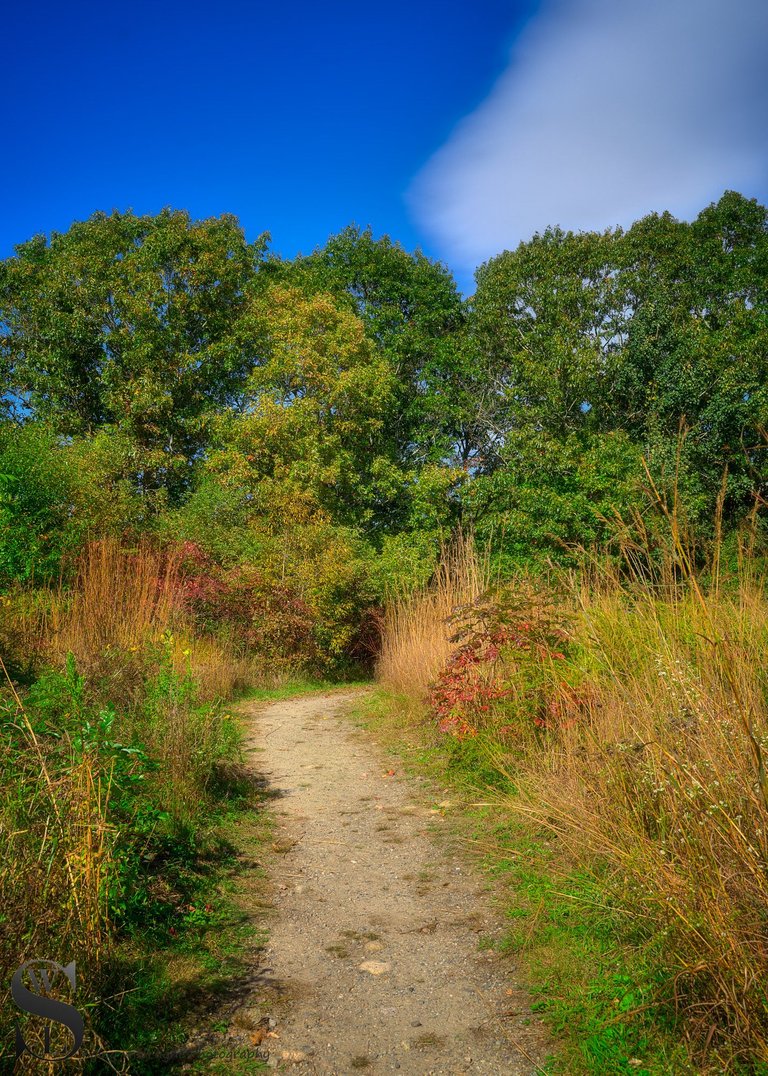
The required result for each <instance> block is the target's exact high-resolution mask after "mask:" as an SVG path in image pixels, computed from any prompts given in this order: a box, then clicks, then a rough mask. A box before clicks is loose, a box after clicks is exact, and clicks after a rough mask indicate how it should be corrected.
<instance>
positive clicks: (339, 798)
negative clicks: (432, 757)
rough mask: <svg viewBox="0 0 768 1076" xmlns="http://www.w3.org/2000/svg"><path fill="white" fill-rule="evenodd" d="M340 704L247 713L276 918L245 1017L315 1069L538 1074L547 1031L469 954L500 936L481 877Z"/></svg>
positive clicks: (288, 1061) (415, 789)
mask: <svg viewBox="0 0 768 1076" xmlns="http://www.w3.org/2000/svg"><path fill="white" fill-rule="evenodd" d="M349 699H350V696H349V694H348V693H347V694H346V695H345V694H334V695H326V696H311V697H305V698H300V699H293V700H289V701H287V702H280V703H276V704H272V705H270V706H269V707H268V708H266V709H261V710H258V709H257V708H255V707H254V709H253V711H252V720H253V736H252V740H251V746H252V747H253V748H254V754H253V755H252V758H253V759H254V764H255V766H256V768H257V769H258V770H259V771H260V772H261V773H262V774H264V775H265V776H266V777H267V778H268V780H269V783H270V785H271V787H272V790H273V792H274V793H276V794H279V798H276V799H275V800H274V806H275V813H276V815H277V818H278V831H277V833H276V836H275V845H274V848H275V851H276V852H278V853H282V854H280V855H275V857H274V859H273V861H272V866H271V870H270V874H271V875H272V877H273V881H274V883H275V888H276V893H277V896H276V905H277V914H276V915H275V917H274V921H273V922H272V924H271V930H270V942H269V945H268V947H267V950H266V952H265V953H264V963H265V965H266V967H265V968H264V972H265V974H264V976H263V977H262V979H261V985H257V986H256V988H255V992H254V994H253V996H252V997H250V998H249V999H248V1001H247V1004H246V1007H245V1009H246V1011H247V1012H250V1013H251V1014H255V1015H256V1016H257V1017H258V1014H259V1013H264V1014H269V1015H271V1016H273V1023H275V1027H274V1031H273V1034H272V1035H271V1036H269V1037H268V1038H266V1039H265V1041H264V1043H263V1046H264V1047H268V1048H269V1052H270V1064H271V1065H275V1066H276V1067H277V1068H278V1070H279V1071H283V1070H288V1069H291V1070H292V1071H294V1072H296V1073H317V1074H320V1073H322V1074H347V1073H354V1072H358V1071H365V1072H370V1073H385V1072H395V1071H399V1072H401V1073H412V1074H414V1076H416V1074H418V1076H428V1074H434V1076H449V1074H450V1076H455V1074H458V1073H488V1074H509V1076H522V1074H525V1076H529V1074H531V1073H535V1072H537V1071H540V1070H539V1069H537V1064H536V1063H537V1062H539V1063H541V1061H542V1059H543V1057H544V1056H546V1053H547V1044H546V1036H545V1034H544V1032H543V1029H542V1027H541V1024H540V1021H539V1020H538V1018H536V1017H535V1016H532V1015H531V1013H530V1010H529V1008H528V1004H527V1000H526V997H525V995H524V994H523V992H522V991H521V990H520V989H519V987H518V986H517V984H516V982H515V979H514V971H515V969H514V965H513V963H512V962H511V961H509V960H502V959H499V958H498V957H496V955H495V954H494V953H493V952H489V951H485V952H484V951H481V949H480V944H479V941H480V936H486V937H487V936H489V935H494V934H495V933H497V932H498V929H499V920H498V916H497V915H494V914H493V912H492V911H491V910H490V908H489V905H488V898H487V895H486V893H485V889H484V885H483V881H482V878H481V877H480V876H479V875H476V874H474V873H473V872H472V870H471V868H469V867H468V866H467V864H466V862H462V860H461V858H460V856H459V855H458V854H457V853H456V851H455V850H454V849H452V848H451V846H450V841H449V840H447V839H445V838H443V837H442V835H441V834H440V832H439V831H440V828H441V824H443V825H444V823H443V821H442V814H443V812H442V811H439V810H435V808H434V804H430V803H427V802H426V798H427V793H425V787H424V786H422V785H421V784H419V783H418V782H417V781H409V780H408V779H404V778H402V777H400V776H398V775H390V774H389V773H388V768H389V766H390V765H391V763H389V762H387V761H386V760H384V759H383V757H382V755H381V753H380V752H379V751H378V750H377V748H376V747H375V745H372V744H371V743H370V741H369V740H368V738H367V737H366V736H365V734H363V733H361V732H360V731H358V730H356V729H355V728H354V727H353V726H352V724H351V723H350V722H349V720H348V719H346V718H344V717H342V716H341V711H342V708H343V707H344V706H345V705H348V703H349ZM249 716H250V715H249ZM419 795H421V796H422V802H421V803H419V799H418V797H419ZM433 831H437V833H435V832H433ZM265 1023H266V1019H263V1020H262V1025H265Z"/></svg>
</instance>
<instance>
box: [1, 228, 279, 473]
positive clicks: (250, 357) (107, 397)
mask: <svg viewBox="0 0 768 1076" xmlns="http://www.w3.org/2000/svg"><path fill="white" fill-rule="evenodd" d="M265 244H266V240H265V238H264V237H262V238H261V239H259V240H258V241H257V242H256V243H254V244H249V243H247V242H246V240H245V237H244V235H243V232H242V230H241V229H240V227H239V225H238V224H237V221H236V220H235V218H233V217H229V216H224V217H221V218H218V219H211V220H207V221H199V222H194V221H192V220H190V217H189V214H187V213H185V212H180V211H172V210H164V211H163V212H162V213H160V214H158V215H157V216H145V217H137V216H134V215H133V214H131V213H112V214H111V215H109V216H107V215H105V214H103V213H97V214H96V215H94V216H93V217H91V218H90V220H87V221H85V222H82V223H76V224H73V225H72V227H71V228H70V229H69V231H68V232H66V233H64V234H57V233H54V234H53V235H52V236H51V237H50V240H46V238H45V237H44V236H38V237H36V238H35V239H32V240H31V241H30V242H28V243H25V244H22V245H21V246H19V247H18V248H17V251H16V254H15V256H14V257H12V258H9V259H7V260H6V261H5V262H3V263H2V264H1V265H0V356H2V361H3V363H5V365H6V366H7V367H8V371H9V373H8V378H9V380H8V388H9V389H10V390H11V391H12V392H15V393H16V394H18V395H20V396H21V397H22V398H23V399H24V401H25V402H26V405H27V407H28V408H29V409H31V412H32V414H33V415H34V416H36V417H38V418H41V419H44V420H46V421H48V422H50V423H52V424H53V425H54V426H55V428H56V429H58V430H59V431H60V432H62V433H64V434H68V435H75V436H77V435H84V434H85V435H88V434H92V433H94V432H95V431H96V430H97V429H100V428H104V427H108V428H110V429H112V430H114V431H116V432H118V433H119V434H120V435H122V436H124V437H125V438H126V439H127V440H128V442H129V443H130V444H132V445H133V446H135V450H136V452H135V455H136V459H135V460H134V462H133V465H132V468H131V469H132V474H133V477H134V480H135V481H136V482H137V483H138V484H139V486H140V487H141V488H143V489H150V490H151V489H154V488H157V487H167V488H169V489H171V490H172V491H175V490H178V489H179V488H183V486H184V485H185V483H186V481H187V477H188V468H189V463H190V461H191V460H193V459H194V458H195V457H196V455H197V454H199V452H200V451H201V449H202V448H203V447H204V446H205V444H206V441H207V436H208V434H207V423H208V420H209V418H210V416H211V414H212V413H213V412H215V410H216V409H218V408H220V407H222V406H225V405H227V404H229V403H232V402H234V401H235V400H236V399H237V398H238V394H239V392H240V391H241V389H242V386H243V383H244V380H245V377H246V376H247V374H248V372H249V371H250V370H251V369H252V367H253V365H254V362H255V361H256V358H255V356H254V354H253V352H252V350H251V348H250V346H249V343H248V342H247V341H244V340H243V338H242V336H241V335H238V334H237V333H236V332H235V328H236V325H237V321H238V318H239V317H240V315H241V313H242V311H243V310H244V309H245V307H247V305H248V302H249V298H248V289H249V286H250V285H251V284H252V283H253V281H254V278H255V275H256V273H257V270H258V267H259V265H260V263H261V261H262V260H263V256H264V250H265ZM127 465H128V466H130V461H129V460H127Z"/></svg>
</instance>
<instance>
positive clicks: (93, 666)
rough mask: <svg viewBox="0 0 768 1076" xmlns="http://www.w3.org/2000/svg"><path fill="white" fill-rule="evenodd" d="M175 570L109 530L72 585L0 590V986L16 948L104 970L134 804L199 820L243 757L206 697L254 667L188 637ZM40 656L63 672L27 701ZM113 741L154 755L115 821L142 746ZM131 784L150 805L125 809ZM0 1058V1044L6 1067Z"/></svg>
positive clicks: (221, 693) (216, 644) (90, 549)
mask: <svg viewBox="0 0 768 1076" xmlns="http://www.w3.org/2000/svg"><path fill="white" fill-rule="evenodd" d="M179 582H180V579H179V564H178V561H177V560H175V559H174V558H173V557H169V556H167V555H165V554H161V553H160V552H158V551H157V550H155V549H153V548H152V547H151V546H150V545H149V544H148V543H142V544H140V545H138V546H137V547H135V548H132V549H125V548H124V547H122V546H121V545H120V544H119V543H118V542H116V541H113V540H105V541H101V542H94V543H91V544H89V545H88V546H87V547H85V549H84V550H83V552H82V554H81V557H80V559H79V561H78V564H77V566H76V575H75V579H74V582H73V585H72V587H71V588H70V589H68V590H66V591H65V590H64V589H60V590H59V591H58V592H51V591H49V592H44V591H38V592H36V593H34V594H32V593H29V592H27V591H24V590H22V589H18V590H15V591H12V592H9V593H8V594H7V595H6V596H5V597H4V598H3V599H0V678H2V681H3V682H2V689H0V719H1V720H0V841H1V842H2V845H3V849H4V856H3V859H2V862H0V897H1V900H2V914H1V915H0V983H5V984H7V983H9V982H10V976H11V974H12V971H13V970H14V968H15V967H17V966H18V965H19V964H20V963H21V962H22V960H24V959H27V958H29V957H31V956H39V957H48V956H52V955H54V954H58V955H62V956H66V957H67V959H71V958H72V957H76V958H77V961H78V968H79V969H80V970H79V974H80V975H83V976H84V977H85V978H86V979H89V980H90V981H91V982H96V981H97V979H98V974H99V969H100V968H101V967H102V966H104V963H105V960H106V959H107V958H108V957H109V954H110V952H111V943H112V939H113V923H112V921H111V918H110V908H111V907H112V902H114V901H116V900H119V899H121V897H120V893H121V888H120V887H121V885H122V884H123V883H122V881H121V879H122V877H123V875H122V873H121V872H124V870H125V869H126V867H125V862H126V855H128V854H130V855H133V854H134V852H133V851H131V852H130V853H128V852H127V851H126V849H127V848H132V847H133V846H132V844H131V841H133V840H134V837H133V836H132V833H131V827H132V825H133V820H132V817H131V815H130V812H131V810H134V809H135V810H136V811H146V810H147V809H148V808H147V803H149V802H153V803H155V804H157V805H160V806H161V807H162V812H163V814H164V815H165V816H166V817H167V818H168V821H167V822H165V823H163V824H164V825H166V826H167V827H168V828H169V830H170V828H171V827H173V826H176V827H177V829H178V832H179V833H180V834H183V833H184V832H191V831H192V830H193V829H194V827H195V825H196V820H197V819H198V818H199V816H200V812H201V805H202V803H203V801H204V799H205V796H206V792H207V789H208V787H209V786H210V783H211V781H212V780H214V779H217V768H216V767H217V766H218V764H219V761H220V760H223V761H225V762H226V761H228V760H231V759H232V758H233V757H235V756H236V752H237V732H236V729H235V726H234V723H233V722H232V720H231V719H230V718H228V717H227V715H223V714H222V713H221V708H220V707H219V706H217V705H211V703H214V702H215V700H220V699H223V698H227V697H229V696H231V695H232V693H233V691H235V690H237V689H238V688H240V687H245V686H247V685H248V684H249V683H250V682H251V676H252V671H253V670H252V668H251V664H250V662H249V661H248V660H247V659H244V658H243V657H237V656H235V655H234V654H232V653H231V652H230V651H229V649H228V647H227V646H226V644H224V643H222V642H220V641H219V640H217V639H214V638H203V639H201V638H197V637H195V635H194V633H193V632H192V630H191V628H190V626H189V625H188V624H187V623H186V621H185V618H184V616H183V612H182V609H181V607H180V603H179V601H178V592H179ZM4 655H5V656H8V657H9V663H10V669H6V665H5V663H4V662H3V660H2V659H3V657H4ZM46 668H48V669H50V668H53V669H55V670H58V672H57V673H55V674H53V675H51V674H50V673H48V674H46V675H47V676H48V681H47V684H48V686H47V687H45V689H44V690H43V691H42V694H40V693H38V696H37V697H36V698H37V701H36V703H35V704H34V706H33V707H32V708H30V705H31V704H29V703H28V700H25V699H23V698H22V697H21V695H20V694H19V689H17V686H16V684H15V683H14V677H15V676H16V675H18V674H19V673H22V674H24V673H25V672H26V673H28V674H29V675H30V677H32V676H35V675H38V674H40V673H41V672H42V671H43V670H45V669H46ZM43 682H45V681H39V682H38V685H36V686H38V687H39V684H40V683H43ZM35 706H36V707H37V708H36V709H35V708H34V707H35ZM105 715H106V716H105ZM102 720H106V721H107V722H108V723H107V724H105V725H103V727H100V726H99V722H100V721H102ZM115 745H118V746H115ZM119 745H123V748H125V749H127V751H128V752H130V751H132V750H134V749H135V750H137V751H139V752H140V753H143V752H145V751H146V753H147V755H148V757H149V758H150V759H151V760H152V767H151V768H150V769H149V770H148V772H146V773H143V775H142V776H141V780H140V789H139V783H138V778H137V781H136V782H133V783H131V782H130V781H129V782H128V784H126V783H125V781H123V785H122V787H121V793H120V794H121V797H122V799H121V805H120V824H119V825H118V824H117V823H116V822H115V821H114V812H113V810H112V806H113V803H114V796H115V766H123V768H124V769H125V768H130V767H131V766H133V765H134V763H133V762H132V761H131V760H132V759H134V758H135V759H137V760H138V758H139V757H143V755H141V754H140V755H131V754H130V753H126V750H123V748H121V747H120V746H119ZM140 765H143V764H141V763H139V762H138V761H136V766H137V767H139V766H140ZM137 773H138V770H137ZM134 788H137V789H139V791H137V793H136V794H137V796H138V795H141V796H143V797H144V800H142V804H143V805H142V804H139V802H138V800H137V801H136V804H135V806H134V807H131V802H132V801H131V800H130V796H132V795H133V792H131V791H128V792H127V791H126V789H128V790H130V789H134ZM141 826H142V827H144V828H143V829H141V833H142V834H143V833H144V830H145V829H146V823H141ZM135 839H136V840H138V841H139V843H141V841H143V840H144V839H145V837H144V836H138V837H136V838H135ZM136 854H138V853H136ZM131 869H133V868H131ZM131 884H133V883H131ZM2 989H4V988H2V987H0V990H2ZM3 1056H4V1055H3V1053H2V1048H1V1047H0V1067H2V1064H3V1062H2V1057H3Z"/></svg>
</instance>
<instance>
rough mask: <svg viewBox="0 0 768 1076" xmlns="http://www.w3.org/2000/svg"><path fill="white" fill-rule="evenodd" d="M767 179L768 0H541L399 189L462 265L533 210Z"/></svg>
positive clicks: (712, 190)
mask: <svg viewBox="0 0 768 1076" xmlns="http://www.w3.org/2000/svg"><path fill="white" fill-rule="evenodd" d="M726 188H730V189H736V190H739V191H741V192H742V193H744V194H746V195H750V196H758V197H759V196H761V195H763V196H764V195H765V193H766V192H768V0H544V2H543V7H542V9H541V12H540V13H539V15H537V16H536V17H535V19H534V20H533V21H532V22H531V23H530V24H529V26H528V28H527V29H526V30H525V31H524V32H523V34H522V36H521V37H520V38H519V39H518V41H517V43H516V45H515V47H514V49H513V52H512V55H511V58H510V63H509V66H508V68H507V70H506V72H505V73H504V74H503V75H502V76H501V78H500V79H499V81H498V83H497V84H496V86H495V88H494V90H493V91H492V93H491V94H490V96H489V97H488V98H487V100H486V101H485V102H484V103H483V104H482V105H481V106H480V107H479V108H478V109H477V111H476V112H474V113H473V114H472V115H471V116H469V117H468V118H467V119H465V120H463V121H462V122H461V123H460V124H459V126H458V127H457V128H456V130H455V131H454V133H453V135H452V136H451V138H450V139H449V140H448V142H447V143H446V145H445V146H443V147H442V148H441V149H440V150H438V152H437V153H436V154H435V155H434V157H433V158H432V159H431V160H430V161H429V162H428V163H427V165H426V167H425V168H424V170H423V171H422V172H421V174H420V175H419V176H417V178H416V180H415V182H414V184H413V186H412V188H411V190H410V192H409V195H408V198H409V202H410V204H411V207H412V209H413V211H414V213H415V215H416V217H417V219H418V220H419V221H420V223H421V224H422V226H423V227H424V228H425V229H426V230H427V231H428V232H429V233H430V234H431V235H432V236H433V237H434V238H435V240H436V241H437V243H438V244H439V245H440V246H441V248H442V250H443V251H444V253H445V256H446V257H447V258H448V259H449V260H450V261H452V262H453V264H455V265H457V266H461V267H462V268H464V269H468V268H471V267H474V266H475V265H477V264H478V263H479V262H481V261H484V260H485V259H486V258H488V257H491V256H492V255H494V254H497V253H499V251H501V250H503V249H505V248H510V247H514V246H516V245H517V243H518V242H519V241H520V240H521V239H527V238H528V237H529V236H530V235H532V234H533V232H534V231H541V230H543V229H544V228H545V227H546V226H547V225H549V224H560V225H561V226H562V227H564V228H573V229H580V228H585V229H592V228H595V229H603V228H607V227H610V226H613V225H616V224H621V225H628V224H631V223H632V221H634V220H636V219H637V218H638V217H641V216H643V215H645V214H646V213H648V212H651V211H653V210H656V211H661V210H664V209H669V210H671V212H673V213H674V214H675V215H677V216H680V217H682V218H686V219H689V218H690V217H692V216H694V215H695V214H696V213H697V212H698V211H699V210H701V209H703V208H704V206H705V205H707V204H708V203H709V202H710V201H712V200H713V199H716V198H718V197H719V195H720V194H721V193H722V192H723V190H725V189H726Z"/></svg>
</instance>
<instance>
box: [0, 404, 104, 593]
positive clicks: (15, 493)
mask: <svg viewBox="0 0 768 1076" xmlns="http://www.w3.org/2000/svg"><path fill="white" fill-rule="evenodd" d="M75 500H76V481H75V477H74V474H73V471H72V468H71V466H70V465H69V463H68V461H67V460H66V458H65V457H64V455H63V453H62V452H60V451H59V449H58V448H57V445H56V439H55V438H54V436H53V435H52V434H50V433H48V432H47V431H45V430H43V429H41V428H38V427H34V426H29V427H18V426H16V425H14V424H10V423H7V424H4V425H2V426H0V580H1V581H2V582H4V583H8V582H10V581H12V580H24V581H26V580H31V579H33V578H34V579H36V580H37V581H38V582H46V581H49V580H51V579H54V578H55V577H56V576H57V575H58V573H59V571H60V568H61V560H62V557H63V556H64V555H65V554H66V553H68V552H70V551H71V550H73V549H74V548H75V547H76V546H77V544H78V542H79V541H80V539H81V537H82V533H83V523H82V521H81V520H78V519H77V518H76V517H75V514H74V504H75Z"/></svg>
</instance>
